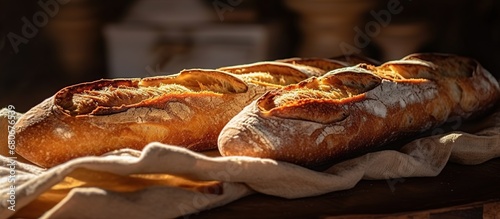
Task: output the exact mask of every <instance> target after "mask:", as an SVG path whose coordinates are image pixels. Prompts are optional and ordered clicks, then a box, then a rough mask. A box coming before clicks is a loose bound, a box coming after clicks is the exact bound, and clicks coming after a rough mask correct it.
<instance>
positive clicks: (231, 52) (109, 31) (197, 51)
mask: <svg viewBox="0 0 500 219" xmlns="http://www.w3.org/2000/svg"><path fill="white" fill-rule="evenodd" d="M210 6H211V4H202V3H201V1H197V0H184V1H175V2H174V1H161V0H146V1H138V4H137V5H134V6H133V7H132V8H131V10H130V12H129V13H128V14H127V16H126V17H125V18H124V19H123V21H122V22H121V23H117V24H113V25H108V26H107V27H106V28H105V29H104V34H105V38H106V40H107V45H108V62H109V65H108V66H109V71H110V77H147V76H153V75H164V74H174V73H178V72H179V71H180V70H182V69H186V68H217V67H222V66H227V65H235V64H243V63H249V62H256V61H261V60H267V59H270V58H273V57H276V56H277V55H276V53H277V52H279V51H280V50H279V49H277V48H276V47H277V46H279V45H282V44H281V43H280V41H283V40H282V39H281V35H282V30H281V28H279V25H275V24H257V23H238V24H235V23H230V22H221V21H220V20H219V19H218V16H217V12H216V10H215V9H214V8H212V7H210ZM233 10H238V7H235V8H234V9H233Z"/></svg>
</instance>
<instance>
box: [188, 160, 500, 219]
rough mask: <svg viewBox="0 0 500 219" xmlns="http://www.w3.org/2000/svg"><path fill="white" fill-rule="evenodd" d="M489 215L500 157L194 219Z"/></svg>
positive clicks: (498, 199)
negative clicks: (431, 173) (430, 174)
mask: <svg viewBox="0 0 500 219" xmlns="http://www.w3.org/2000/svg"><path fill="white" fill-rule="evenodd" d="M487 215H489V216H487ZM492 215H493V216H492ZM483 216H484V218H489V217H490V218H500V158H497V159H493V160H490V161H488V162H486V163H483V164H480V165H474V166H466V165H460V164H454V163H448V164H447V165H446V167H445V168H444V169H443V171H442V172H441V174H439V175H438V176H436V177H420V178H402V179H393V180H362V181H361V182H359V183H358V184H357V185H356V186H355V187H354V188H353V189H350V190H345V191H338V192H332V193H329V194H325V195H321V196H316V197H308V198H300V199H284V198H278V197H273V196H268V195H263V194H254V195H250V196H248V197H245V198H242V199H240V200H237V201H235V202H232V203H229V204H227V205H225V206H222V207H217V208H214V209H211V210H208V211H203V212H200V213H198V214H194V215H190V216H189V218H338V217H341V218H483Z"/></svg>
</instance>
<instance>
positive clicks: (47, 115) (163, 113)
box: [16, 62, 326, 167]
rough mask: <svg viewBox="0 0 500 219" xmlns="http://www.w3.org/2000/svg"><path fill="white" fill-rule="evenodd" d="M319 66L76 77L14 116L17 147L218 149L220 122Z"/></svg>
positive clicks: (41, 157) (41, 155)
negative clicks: (155, 145) (155, 143)
mask: <svg viewBox="0 0 500 219" xmlns="http://www.w3.org/2000/svg"><path fill="white" fill-rule="evenodd" d="M325 72H326V71H325V70H323V69H319V68H315V67H311V66H306V65H301V64H290V63H281V62H259V63H253V64H248V65H242V66H230V67H225V68H220V69H217V70H209V69H189V70H184V71H181V72H180V73H179V74H176V75H169V76H157V77H149V78H142V79H140V78H131V79H103V80H98V81H94V82H87V83H81V84H76V85H73V86H68V87H66V88H63V89H61V90H60V91H59V92H57V93H56V94H55V95H54V96H53V97H51V98H48V99H47V100H45V101H44V102H42V103H41V104H39V105H38V106H35V107H33V108H32V109H31V110H29V111H28V112H27V113H26V114H25V115H24V116H23V117H21V118H20V120H19V122H18V123H17V124H16V130H17V133H16V137H17V148H16V149H17V152H18V153H19V154H20V155H21V156H23V157H25V158H27V159H28V160H30V161H32V162H34V163H36V164H38V165H41V166H44V167H51V166H54V165H57V164H59V163H62V162H65V161H67V160H70V159H72V158H76V157H82V156H89V155H101V154H103V153H106V152H109V151H112V150H117V149H121V148H133V149H142V148H143V147H144V146H145V145H146V144H147V143H149V142H152V141H158V142H163V143H167V144H172V145H178V146H183V147H186V148H189V149H192V150H195V151H200V150H208V149H216V148H217V137H218V134H219V132H220V130H221V129H222V128H223V126H224V125H225V124H226V123H227V122H228V121H229V120H230V119H231V118H232V117H233V116H234V115H236V114H237V113H238V112H239V111H241V109H242V108H243V107H244V106H246V105H248V104H249V103H250V102H251V101H253V100H255V99H257V98H258V97H259V96H260V95H262V94H264V93H265V92H266V91H269V90H273V89H275V88H277V87H282V86H284V85H289V84H293V83H297V82H299V81H302V80H303V79H306V78H308V77H310V76H312V75H322V74H324V73H325Z"/></svg>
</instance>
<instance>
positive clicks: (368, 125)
mask: <svg viewBox="0 0 500 219" xmlns="http://www.w3.org/2000/svg"><path fill="white" fill-rule="evenodd" d="M499 93H500V91H499V86H498V82H497V80H496V79H495V78H494V77H493V76H492V75H491V74H490V73H489V72H488V71H487V70H485V69H484V68H483V67H482V66H481V65H480V64H479V63H478V62H476V61H475V60H473V59H469V58H465V57H459V56H453V55H446V54H414V55H410V56H407V57H405V58H403V59H401V60H398V61H391V62H387V63H384V64H382V65H380V66H377V67H376V66H373V65H367V64H360V65H357V66H354V67H346V68H341V69H337V70H333V71H331V72H329V73H327V74H325V75H323V76H320V77H312V78H310V79H307V80H305V81H302V82H300V83H298V84H295V85H289V86H286V87H283V88H280V89H277V90H273V91H270V92H268V93H266V94H265V95H263V96H262V97H260V98H259V99H258V100H256V101H254V102H252V103H251V104H250V105H249V106H247V107H245V109H244V110H242V111H241V112H240V113H239V114H238V115H236V116H235V117H234V118H233V119H231V120H230V121H229V123H228V124H227V125H226V126H225V127H224V129H223V130H222V131H221V133H220V136H219V140H218V144H219V151H220V153H221V154H222V155H224V156H230V155H243V156H254V157H264V158H272V159H277V160H282V161H288V162H292V163H297V164H301V165H317V164H320V163H322V162H334V161H335V159H339V158H342V157H346V156H349V155H351V154H356V153H358V152H360V151H366V150H370V149H373V148H376V147H379V146H381V145H383V144H384V143H387V142H390V141H393V140H396V139H399V138H401V137H402V136H408V135H410V134H415V133H420V132H422V131H424V130H428V129H430V128H432V127H435V126H437V125H440V124H443V123H444V122H445V121H446V120H447V119H448V118H450V117H451V116H460V117H461V118H464V119H466V118H469V117H470V116H471V115H473V114H476V113H478V112H481V111H484V110H486V109H488V108H489V107H491V106H493V105H494V104H495V103H496V102H497V100H498V98H499Z"/></svg>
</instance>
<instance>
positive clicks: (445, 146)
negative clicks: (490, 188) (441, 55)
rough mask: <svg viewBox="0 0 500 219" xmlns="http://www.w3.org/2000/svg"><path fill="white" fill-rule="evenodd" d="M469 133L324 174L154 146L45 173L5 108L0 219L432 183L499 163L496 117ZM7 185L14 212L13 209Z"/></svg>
mask: <svg viewBox="0 0 500 219" xmlns="http://www.w3.org/2000/svg"><path fill="white" fill-rule="evenodd" d="M498 111H500V110H498ZM17 115H18V116H19V115H20V114H17ZM457 121H458V122H457ZM457 121H456V122H457V125H458V124H459V123H460V124H461V123H462V121H461V120H457ZM457 127H458V126H457ZM464 129H465V130H468V131H467V132H463V131H451V132H446V133H442V132H443V130H442V129H440V128H437V129H435V130H434V132H433V133H434V134H433V135H431V136H429V137H423V138H419V139H416V140H414V141H411V142H410V143H408V144H406V145H404V146H403V147H402V148H401V149H399V150H383V151H378V152H373V153H368V154H365V155H362V156H359V157H356V158H353V159H349V160H346V161H344V162H341V163H337V164H334V165H332V166H331V167H329V168H326V170H324V171H321V172H320V171H315V170H311V169H307V168H304V167H301V166H297V165H294V164H290V163H286V162H280V161H276V160H272V159H261V158H252V157H243V156H232V157H218V156H207V155H205V154H202V153H197V152H192V151H190V150H187V149H184V148H181V147H176V146H171V145H165V144H162V143H158V142H152V143H150V144H148V145H147V146H146V147H145V148H144V149H143V150H142V151H137V150H131V149H123V150H118V151H114V152H111V153H107V154H105V155H103V156H96V157H83V158H78V159H74V160H71V161H69V162H67V163H63V164H61V165H58V166H55V167H53V168H50V169H43V168H40V167H37V166H36V165H33V164H30V163H29V161H26V160H24V159H23V158H22V157H21V156H19V155H14V156H12V155H9V154H8V145H7V133H8V130H7V109H2V110H1V111H0V148H1V149H0V162H1V163H2V166H1V167H0V201H1V203H0V218H9V217H13V218H16V217H22V218H175V217H179V216H187V215H189V214H193V213H197V212H200V211H203V210H207V209H210V208H213V207H217V206H222V205H225V204H227V203H230V202H232V201H235V200H237V199H240V198H242V197H245V196H247V195H249V194H252V193H256V192H257V193H263V194H268V195H273V196H278V197H284V198H289V199H293V198H301V197H310V196H316V195H321V194H325V193H329V192H333V191H340V190H345V189H350V188H353V187H355V186H356V184H357V183H358V182H359V181H360V180H390V179H395V178H401V177H432V176H436V175H438V174H439V173H440V172H441V170H442V169H443V168H444V166H445V165H446V163H447V162H456V163H461V164H467V165H474V164H480V163H483V162H486V161H488V160H490V159H494V158H497V157H500V142H499V141H500V112H494V113H493V114H491V115H490V116H489V117H488V118H486V119H483V120H481V121H480V122H476V123H474V125H473V126H471V127H469V128H467V126H465V128H464ZM13 163H15V165H14V168H15V169H14V170H15V173H14V174H12V172H11V171H12V166H13V165H12V164H13ZM12 176H15V182H14V183H12V182H10V181H9V179H12ZM11 186H15V190H14V193H15V195H14V196H15V197H14V200H15V203H14V204H15V207H12V203H10V202H9V201H8V200H9V198H10V197H11V195H12V194H10V193H13V192H12V189H11ZM9 207H10V208H11V209H9ZM12 209H14V210H15V211H12Z"/></svg>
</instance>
